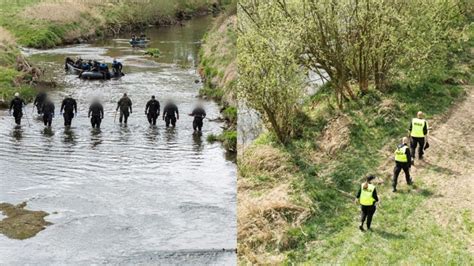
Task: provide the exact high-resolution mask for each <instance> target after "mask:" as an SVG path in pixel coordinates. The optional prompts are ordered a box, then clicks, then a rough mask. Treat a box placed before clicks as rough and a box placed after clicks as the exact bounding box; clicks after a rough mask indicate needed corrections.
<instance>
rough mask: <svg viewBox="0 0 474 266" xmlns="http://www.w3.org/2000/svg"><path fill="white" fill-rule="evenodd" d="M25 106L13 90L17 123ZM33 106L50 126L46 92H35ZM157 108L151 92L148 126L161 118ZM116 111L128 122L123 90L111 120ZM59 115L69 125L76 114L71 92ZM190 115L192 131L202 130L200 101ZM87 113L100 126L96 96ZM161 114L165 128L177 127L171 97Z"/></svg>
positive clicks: (50, 110) (51, 106) (101, 116)
mask: <svg viewBox="0 0 474 266" xmlns="http://www.w3.org/2000/svg"><path fill="white" fill-rule="evenodd" d="M25 106H26V102H25V101H24V100H23V99H22V98H21V97H20V94H19V93H18V92H17V93H15V97H14V98H13V99H12V100H11V102H10V108H9V113H10V115H13V117H14V118H15V123H16V124H17V125H21V119H22V117H23V115H24V113H23V111H24V107H25ZM33 106H34V107H36V110H37V113H38V115H41V116H42V118H43V123H44V125H45V126H46V127H51V124H52V122H53V118H54V116H55V105H54V103H53V102H52V101H51V99H50V97H48V95H47V94H46V92H39V93H38V94H37V96H36V98H35V100H34V102H33ZM160 111H161V108H160V102H159V101H158V100H157V99H156V97H155V96H154V95H152V96H151V99H150V100H149V101H148V102H147V103H146V105H145V115H146V116H147V119H148V122H149V124H150V125H152V126H155V125H156V120H157V119H158V117H160ZM117 113H119V123H120V124H127V122H128V118H129V116H130V114H132V113H133V108H132V100H131V99H130V98H129V97H128V95H127V94H126V93H124V94H123V96H122V97H121V98H120V100H119V101H118V102H117V107H116V109H115V115H114V122H115V120H116V116H117ZM60 114H62V115H63V118H64V126H65V127H70V126H71V124H72V120H73V118H74V117H76V116H77V101H76V100H75V99H74V98H72V97H71V95H67V96H66V97H65V98H64V99H63V101H62V103H61V108H60ZM189 115H190V116H192V117H194V120H193V129H194V131H199V132H200V131H202V127H203V124H204V119H205V118H206V111H205V110H204V107H203V104H202V103H200V102H199V103H198V104H197V106H196V107H195V108H194V109H193V111H192V112H191V113H190V114H189ZM87 116H88V117H89V118H90V122H91V126H92V127H93V128H100V125H101V123H102V120H103V119H104V107H103V105H102V103H101V101H100V99H99V98H98V97H96V98H94V99H93V100H92V103H91V104H90V106H89V111H88V114H87ZM162 117H163V120H164V121H165V124H166V127H167V128H168V127H170V126H171V127H173V128H174V127H176V121H177V120H179V110H178V106H177V105H176V104H175V103H174V102H173V101H172V100H167V101H166V104H165V106H164V108H163V115H162Z"/></svg>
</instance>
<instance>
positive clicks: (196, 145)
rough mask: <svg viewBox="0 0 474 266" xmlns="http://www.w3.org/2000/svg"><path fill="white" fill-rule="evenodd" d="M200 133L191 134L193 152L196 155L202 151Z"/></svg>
mask: <svg viewBox="0 0 474 266" xmlns="http://www.w3.org/2000/svg"><path fill="white" fill-rule="evenodd" d="M202 148H203V145H202V132H194V133H193V150H194V151H195V152H197V153H198V154H199V153H200V152H201V151H202Z"/></svg>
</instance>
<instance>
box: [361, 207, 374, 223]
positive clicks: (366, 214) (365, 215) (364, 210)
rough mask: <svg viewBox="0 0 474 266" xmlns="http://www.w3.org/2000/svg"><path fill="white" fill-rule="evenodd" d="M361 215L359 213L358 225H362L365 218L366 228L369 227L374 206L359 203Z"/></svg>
mask: <svg viewBox="0 0 474 266" xmlns="http://www.w3.org/2000/svg"><path fill="white" fill-rule="evenodd" d="M360 210H361V215H360V225H361V226H364V222H365V220H366V219H367V229H370V224H372V217H373V216H374V213H375V210H376V207H375V205H372V206H364V205H360Z"/></svg>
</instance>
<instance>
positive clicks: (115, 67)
mask: <svg viewBox="0 0 474 266" xmlns="http://www.w3.org/2000/svg"><path fill="white" fill-rule="evenodd" d="M122 68H123V65H122V63H120V62H115V63H112V70H113V71H114V74H120V73H122Z"/></svg>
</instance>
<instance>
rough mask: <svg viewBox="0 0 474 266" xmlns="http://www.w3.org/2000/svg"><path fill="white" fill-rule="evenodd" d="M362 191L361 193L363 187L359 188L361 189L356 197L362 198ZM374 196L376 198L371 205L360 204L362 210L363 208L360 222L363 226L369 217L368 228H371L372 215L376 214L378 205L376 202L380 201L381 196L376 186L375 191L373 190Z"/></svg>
mask: <svg viewBox="0 0 474 266" xmlns="http://www.w3.org/2000/svg"><path fill="white" fill-rule="evenodd" d="M360 193H361V188H359V191H358V192H357V194H356V198H360ZM372 197H373V198H374V200H375V201H374V203H373V204H372V205H370V206H365V205H360V210H361V216H360V223H361V226H362V225H363V224H364V222H365V219H367V229H370V225H371V224H372V217H373V216H374V214H375V211H376V209H377V208H376V207H375V203H376V202H377V201H379V198H378V196H377V189H375V188H374V191H373V192H372Z"/></svg>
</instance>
